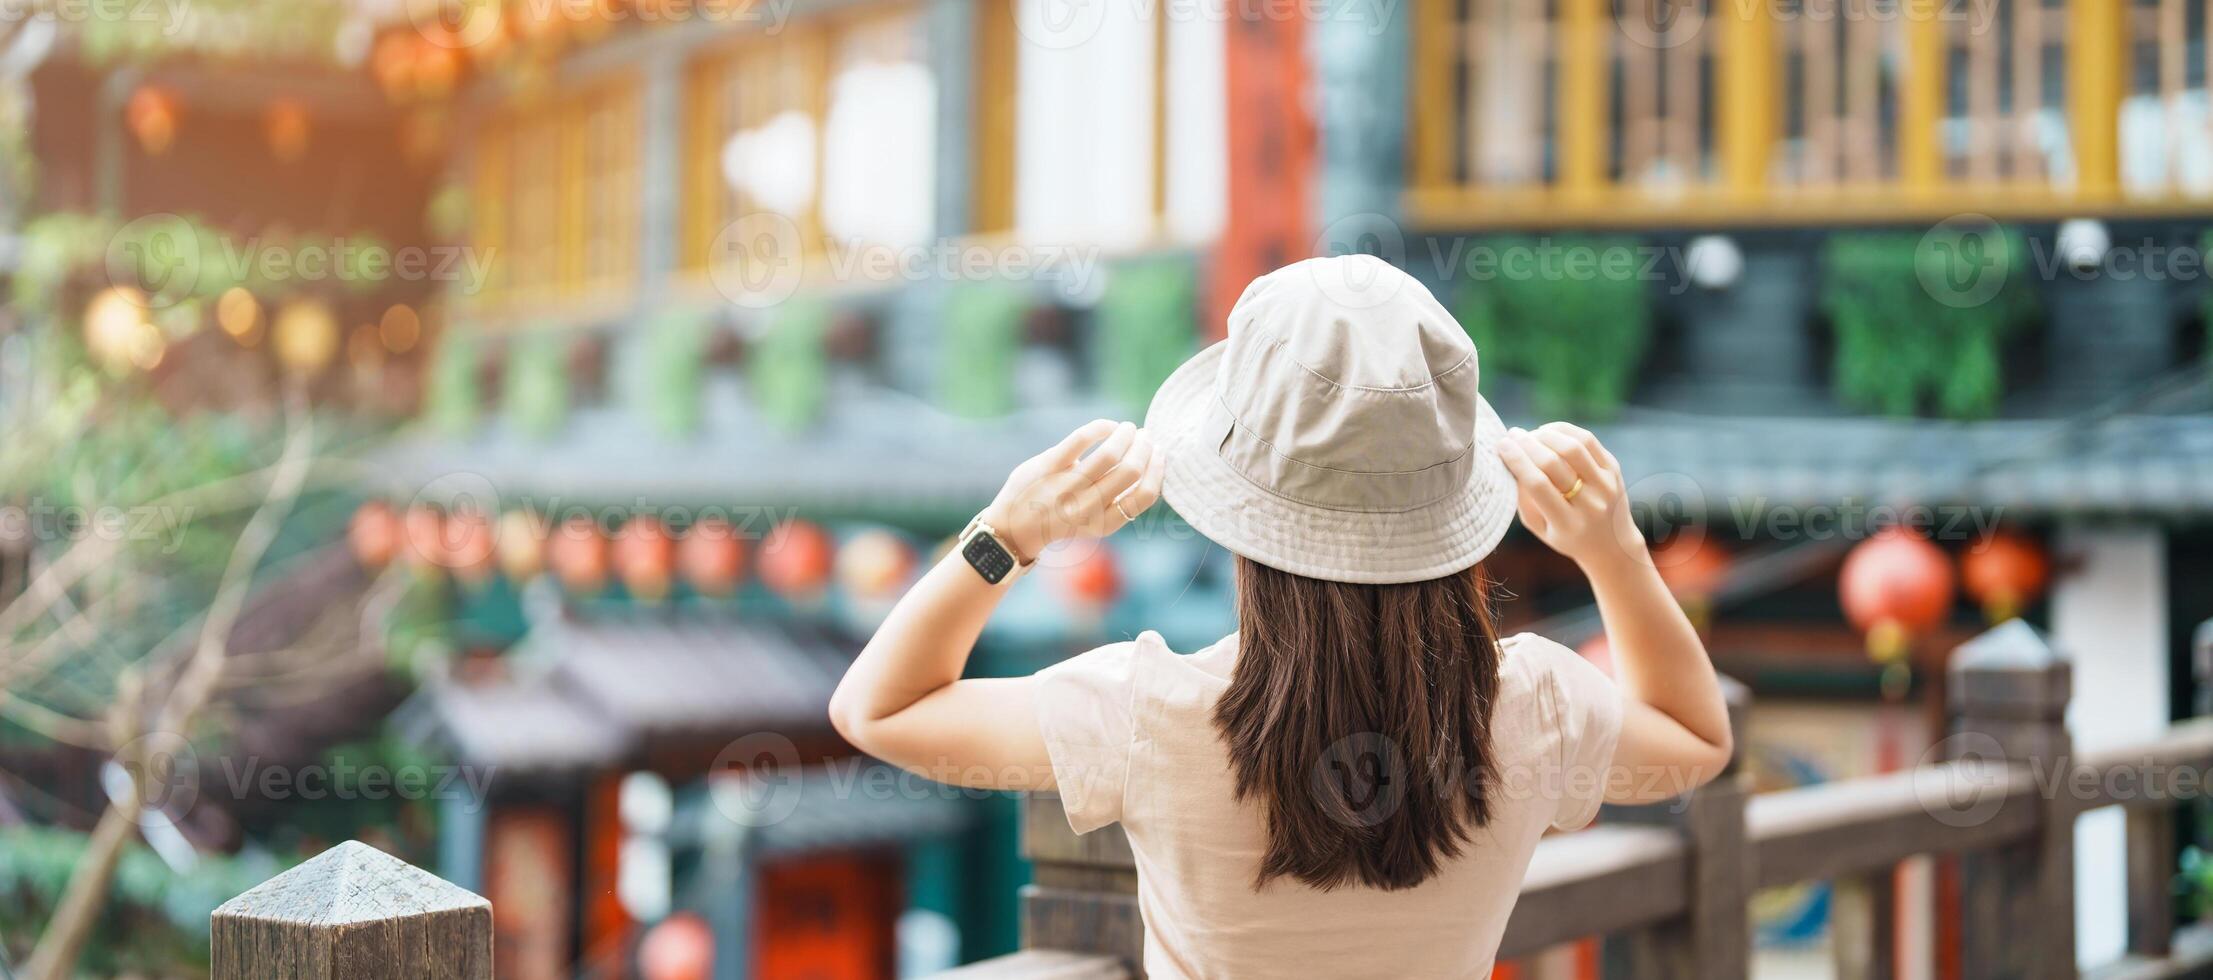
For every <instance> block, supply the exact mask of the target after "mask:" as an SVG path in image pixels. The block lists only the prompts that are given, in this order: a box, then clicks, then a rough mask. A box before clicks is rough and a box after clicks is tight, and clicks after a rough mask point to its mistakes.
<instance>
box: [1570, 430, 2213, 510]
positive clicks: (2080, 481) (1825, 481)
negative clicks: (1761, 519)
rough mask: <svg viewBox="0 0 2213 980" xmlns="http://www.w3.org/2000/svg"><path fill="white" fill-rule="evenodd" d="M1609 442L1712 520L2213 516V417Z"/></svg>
mask: <svg viewBox="0 0 2213 980" xmlns="http://www.w3.org/2000/svg"><path fill="white" fill-rule="evenodd" d="M1599 435H1600V438H1601V439H1602V440H1604V441H1605V443H1606V445H1607V446H1608V447H1609V448H1610V449H1612V450H1613V451H1614V453H1615V455H1616V456H1618V457H1619V458H1620V459H1621V462H1622V467H1623V469H1624V470H1625V471H1626V472H1628V473H1629V474H1630V476H1631V478H1632V480H1634V481H1635V482H1634V484H1633V486H1632V492H1633V493H1634V494H1635V495H1636V496H1637V497H1638V498H1639V499H1640V500H1642V501H1644V502H1654V501H1656V500H1658V499H1659V498H1661V497H1665V496H1673V497H1674V499H1675V500H1677V501H1686V502H1702V503H1703V505H1704V506H1705V507H1706V508H1707V509H1708V512H1709V513H1711V512H1713V510H1712V509H1713V508H1726V509H1731V510H1758V509H1762V508H1764V507H1768V506H1792V505H1806V504H1833V503H1838V502H1841V501H1848V500H1858V501H1865V502H1870V503H1890V504H1906V503H1911V504H1924V505H1941V504H1975V505H1980V506H2004V507H2010V508H2014V509H2016V510H2018V511H2023V512H2030V513H2083V512H2096V513H2109V514H2111V513H2123V514H2125V513H2143V514H2153V515H2166V516H2177V515H2203V514H2207V513H2213V416H2204V415H2183V416H2165V415H2161V416H2123V417H2118V418H2112V419H2107V420H2104V421H2100V422H2095V423H2088V424H2076V423H2070V422H2068V421H2066V420H2004V421H1989V422H1972V423H1964V422H1938V421H1930V420H1891V419H1865V418H1831V419H1788V418H1757V419H1754V418H1718V417H1706V418H1697V419H1695V420H1693V419H1667V420H1655V419H1642V420H1632V421H1626V422H1623V423H1621V424H1617V425H1614V426H1610V427H1606V428H1604V429H1602V430H1601V431H1600V432H1599Z"/></svg>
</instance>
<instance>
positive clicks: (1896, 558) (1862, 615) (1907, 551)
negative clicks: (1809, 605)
mask: <svg viewBox="0 0 2213 980" xmlns="http://www.w3.org/2000/svg"><path fill="white" fill-rule="evenodd" d="M1953 588H1954V583H1953V576H1952V563H1951V561H1950V560H1949V559H1948V558H1947V557H1946V555H1945V554H1944V549H1942V548H1939V547H1937V546H1936V545H1934V544H1930V543H1929V541H1928V539H1926V538H1923V537H1922V536H1921V535H1920V534H1918V533H1915V532H1913V531H1910V530H1906V529H1904V528H1896V527H1892V528H1885V529H1883V530H1881V531H1879V532H1876V534H1875V536H1874V537H1871V538H1868V539H1867V540H1865V541H1862V542H1860V543H1859V545H1858V546H1857V547H1854V548H1853V549H1852V553H1851V554H1849V555H1847V556H1845V558H1844V566H1843V568H1841V569H1839V570H1838V573H1837V597H1838V599H1839V600H1841V602H1842V603H1843V606H1844V615H1845V616H1846V618H1848V619H1850V620H1851V622H1852V625H1853V626H1854V627H1857V628H1858V629H1859V630H1860V631H1862V632H1864V633H1866V634H1867V652H1868V654H1869V655H1870V656H1872V657H1874V658H1875V659H1876V660H1877V661H1880V662H1883V663H1886V664H1887V663H1893V662H1898V661H1902V660H1903V659H1904V657H1905V655H1906V651H1907V648H1908V646H1909V645H1910V644H1911V641H1912V637H1913V635H1914V634H1916V633H1924V632H1927V631H1928V630H1930V629H1933V628H1935V627H1936V626H1937V625H1938V624H1940V623H1942V622H1943V621H1944V617H1945V616H1946V615H1948V614H1950V612H1951V610H1952V596H1953Z"/></svg>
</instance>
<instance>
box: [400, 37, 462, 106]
mask: <svg viewBox="0 0 2213 980" xmlns="http://www.w3.org/2000/svg"><path fill="white" fill-rule="evenodd" d="M457 43H458V42H455V44H441V43H439V42H437V41H434V40H423V41H418V42H417V43H416V45H415V52H414V60H415V63H414V65H413V71H412V74H413V75H414V88H415V93H416V94H417V95H420V96H422V97H424V98H426V99H442V98H445V97H446V96H449V95H452V94H453V90H454V86H456V85H458V84H459V83H460V81H461V69H462V65H463V62H462V58H461V51H460V49H459V48H458V47H457V46H455V45H456V44H457Z"/></svg>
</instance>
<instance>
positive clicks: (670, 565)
mask: <svg viewBox="0 0 2213 980" xmlns="http://www.w3.org/2000/svg"><path fill="white" fill-rule="evenodd" d="M615 574H616V575H619V576H621V577H622V587H623V588H625V589H628V590H630V596H631V598H633V599H636V600H638V601H640V602H659V601H661V600H663V599H666V598H668V594H669V587H670V586H671V585H672V584H673V583H674V582H675V581H676V540H675V539H674V538H671V537H669V534H668V530H667V529H666V528H663V527H662V526H661V522H660V521H659V520H658V519H656V518H653V517H649V516H647V515H645V514H639V515H638V516H636V517H633V518H631V519H630V520H629V522H627V523H625V524H624V525H623V526H622V530H621V531H620V532H618V533H617V534H616V535H615Z"/></svg>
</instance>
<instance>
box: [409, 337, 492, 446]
mask: <svg viewBox="0 0 2213 980" xmlns="http://www.w3.org/2000/svg"><path fill="white" fill-rule="evenodd" d="M480 359H481V355H480V354H479V353H478V349H477V336H476V331H475V330H474V329H471V328H468V327H464V326H461V325H458V324H456V325H455V326H454V327H453V329H450V330H448V331H446V334H445V336H444V337H442V338H440V339H439V341H438V350H437V352H436V353H435V354H433V355H432V357H431V362H430V376H429V377H428V378H427V379H425V381H424V390H423V416H424V417H425V418H427V419H429V421H430V425H431V427H432V428H434V429H436V430H438V431H439V432H443V433H445V434H447V435H456V436H458V435H465V434H467V433H468V431H469V430H470V429H472V428H474V427H475V426H476V419H477V413H478V411H479V410H480V409H481V408H483V405H484V395H483V392H482V391H480V390H479V386H480V384H481V382H480V381H479V380H478V377H477V363H478V361H479V360H480Z"/></svg>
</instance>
